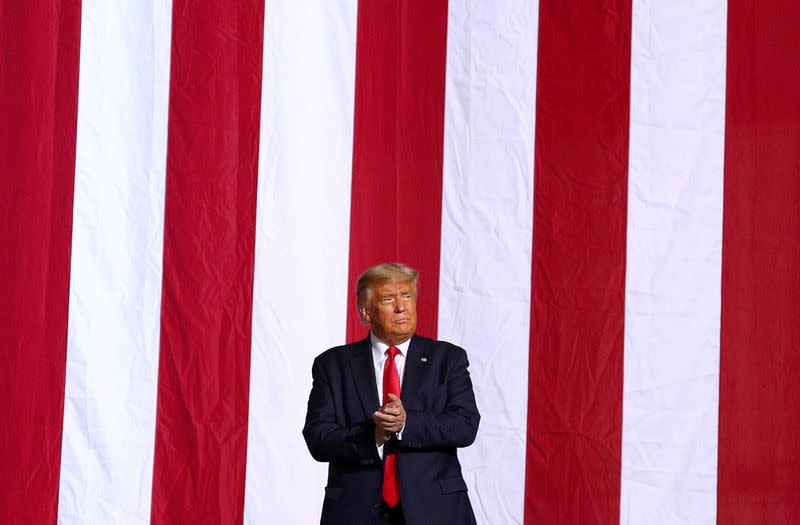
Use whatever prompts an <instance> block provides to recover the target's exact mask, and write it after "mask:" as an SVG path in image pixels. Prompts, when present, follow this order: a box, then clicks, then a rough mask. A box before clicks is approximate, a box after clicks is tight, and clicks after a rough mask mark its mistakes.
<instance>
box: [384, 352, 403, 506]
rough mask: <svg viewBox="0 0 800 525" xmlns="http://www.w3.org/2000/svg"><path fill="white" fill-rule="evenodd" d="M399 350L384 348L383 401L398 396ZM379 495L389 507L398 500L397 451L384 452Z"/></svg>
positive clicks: (386, 401)
mask: <svg viewBox="0 0 800 525" xmlns="http://www.w3.org/2000/svg"><path fill="white" fill-rule="evenodd" d="M399 353H400V350H398V349H397V347H396V346H390V347H389V349H388V350H386V355H387V356H388V357H387V358H386V363H385V364H384V365H383V403H384V404H386V403H388V402H389V394H394V395H396V396H397V397H400V374H398V373H397V365H396V364H395V362H394V358H395V356H396V355H397V354H399ZM381 497H383V501H385V502H386V504H387V505H389V506H390V507H394V506H395V505H397V502H398V501H400V484H399V483H398V480H397V452H391V453H386V454H384V458H383V490H382V491H381Z"/></svg>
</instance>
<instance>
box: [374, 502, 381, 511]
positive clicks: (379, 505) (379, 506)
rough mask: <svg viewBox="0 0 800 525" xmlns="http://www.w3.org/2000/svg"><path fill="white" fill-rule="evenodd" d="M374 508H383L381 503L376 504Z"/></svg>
mask: <svg viewBox="0 0 800 525" xmlns="http://www.w3.org/2000/svg"><path fill="white" fill-rule="evenodd" d="M372 508H373V509H375V510H378V509H379V508H381V504H380V503H376V504H375V505H373V506H372Z"/></svg>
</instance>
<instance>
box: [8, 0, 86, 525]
mask: <svg viewBox="0 0 800 525" xmlns="http://www.w3.org/2000/svg"><path fill="white" fill-rule="evenodd" d="M80 21H81V3H80V1H79V0H75V1H68V0H62V1H56V2H53V1H50V0H47V1H45V0H28V1H25V2H4V3H3V4H2V7H0V283H2V290H3V298H2V300H0V349H2V351H1V352H0V354H2V366H0V487H2V488H1V489H0V523H9V524H15V523H20V524H22V523H55V522H56V512H57V507H58V480H59V468H60V463H61V428H62V421H63V413H64V381H65V374H66V352H67V312H68V309H69V265H70V242H71V237H72V195H73V187H74V180H75V136H76V132H77V109H78V60H79V58H78V57H79V46H80Z"/></svg>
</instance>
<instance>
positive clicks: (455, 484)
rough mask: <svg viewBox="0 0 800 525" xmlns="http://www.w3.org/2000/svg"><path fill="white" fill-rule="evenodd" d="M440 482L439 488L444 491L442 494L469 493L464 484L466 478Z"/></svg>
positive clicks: (448, 479) (441, 480)
mask: <svg viewBox="0 0 800 525" xmlns="http://www.w3.org/2000/svg"><path fill="white" fill-rule="evenodd" d="M438 481H439V488H441V489H442V494H455V493H456V492H466V491H467V484H466V483H465V482H464V478H462V477H460V476H459V477H457V478H447V479H440V480H438Z"/></svg>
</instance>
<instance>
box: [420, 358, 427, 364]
mask: <svg viewBox="0 0 800 525" xmlns="http://www.w3.org/2000/svg"><path fill="white" fill-rule="evenodd" d="M419 360H420V361H422V362H423V363H427V362H428V358H427V357H420V358H419Z"/></svg>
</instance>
